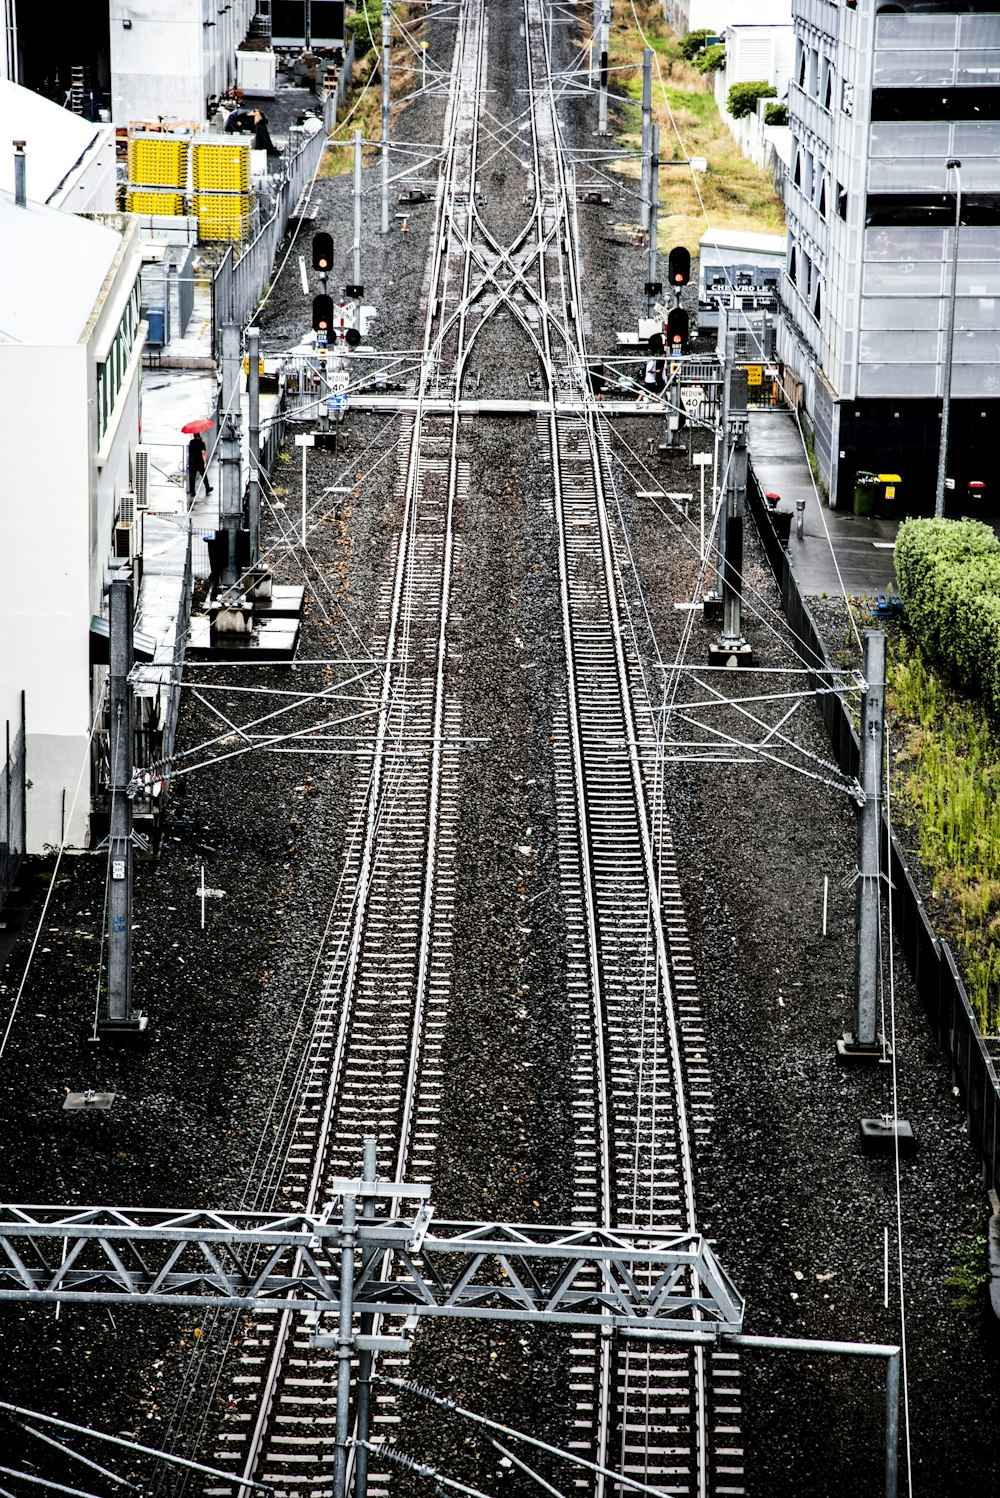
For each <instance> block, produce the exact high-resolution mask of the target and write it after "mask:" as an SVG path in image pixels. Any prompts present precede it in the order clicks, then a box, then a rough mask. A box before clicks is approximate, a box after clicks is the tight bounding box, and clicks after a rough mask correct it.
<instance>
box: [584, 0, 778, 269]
mask: <svg viewBox="0 0 1000 1498" xmlns="http://www.w3.org/2000/svg"><path fill="white" fill-rule="evenodd" d="M635 10H636V15H637V16H638V19H639V24H640V26H641V28H642V31H643V32H644V33H645V35H646V38H647V39H648V44H649V46H650V48H651V49H652V51H653V52H654V53H655V58H654V62H653V118H654V119H655V121H656V122H657V124H658V125H659V127H660V161H661V167H660V217H659V235H658V240H659V243H660V245H661V247H663V248H665V249H669V248H670V246H671V245H674V244H685V245H687V247H688V248H689V249H690V250H691V251H692V253H696V252H697V249H698V243H699V241H700V239H701V236H702V235H703V234H704V233H705V232H706V230H707V229H709V228H713V229H743V230H748V231H750V232H752V233H757V234H781V233H783V232H784V228H785V219H784V211H783V209H782V205H781V201H780V199H779V197H778V194H777V192H776V191H775V188H774V183H773V181H772V179H771V176H770V173H769V172H765V171H762V170H761V168H760V167H756V166H754V165H753V163H752V162H750V161H747V159H746V157H744V156H743V154H742V152H741V151H740V149H739V147H738V145H737V144H736V142H735V140H734V139H733V137H732V136H731V135H730V133H729V130H728V128H727V127H726V125H725V124H724V123H723V121H722V118H721V116H720V114H719V111H718V109H717V107H716V103H715V97H714V95H713V93H712V92H711V80H710V79H706V78H705V77H703V75H702V74H701V73H699V72H698V70H697V68H695V67H693V66H692V65H691V63H689V62H687V61H686V60H685V58H684V57H683V55H682V53H681V50H680V42H679V38H677V37H676V36H674V35H673V33H672V32H670V31H669V29H668V28H667V26H666V23H665V22H664V20H663V17H662V15H661V14H660V11H659V10H658V9H657V7H656V6H655V5H651V4H647V3H645V0H636V6H635ZM644 45H645V44H644V42H643V38H642V36H641V35H640V32H639V30H638V29H637V28H636V27H635V26H634V25H632V26H626V25H615V26H613V27H612V31H611V53H610V59H609V60H610V63H611V66H612V67H613V68H624V67H629V68H631V69H632V71H630V72H617V73H614V74H612V78H613V83H612V110H613V114H614V117H615V125H616V127H617V129H618V130H619V132H620V133H621V135H622V136H623V137H624V139H625V140H626V142H627V143H628V144H630V145H633V146H637V145H638V143H639V135H640V131H641V118H640V116H639V115H638V114H637V113H636V111H635V108H634V106H635V104H637V103H638V104H641V101H642V52H643V47H644ZM657 65H658V66H657ZM661 84H662V86H661ZM692 156H704V157H705V158H706V160H707V162H708V170H707V171H706V172H705V173H703V174H698V178H697V189H696V187H695V183H694V182H693V181H692V173H691V172H690V170H689V169H688V168H687V167H686V166H681V165H678V166H665V165H664V163H667V162H670V161H677V162H681V161H683V160H685V159H687V158H689V157H692ZM617 170H620V171H622V172H623V174H624V175H626V176H628V177H632V178H635V177H638V175H639V165H638V163H637V162H627V163H623V164H622V165H621V166H620V167H619V168H617ZM699 190H700V193H701V200H702V201H701V202H699V198H698V192H699ZM702 203H704V208H703V207H702ZM636 217H638V207H637V208H636Z"/></svg>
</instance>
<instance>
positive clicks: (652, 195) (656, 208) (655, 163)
mask: <svg viewBox="0 0 1000 1498" xmlns="http://www.w3.org/2000/svg"><path fill="white" fill-rule="evenodd" d="M659 214H660V127H659V125H650V130H649V214H648V223H649V243H648V248H647V260H646V281H647V284H648V285H650V286H656V285H658V284H659V283H658V281H657V277H656V248H657V246H656V241H657V236H658V234H659ZM655 304H656V294H655V292H650V294H649V298H648V302H647V307H646V311H647V315H648V316H650V317H652V315H653V308H654V306H655Z"/></svg>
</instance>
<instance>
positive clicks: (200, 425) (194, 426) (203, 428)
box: [181, 416, 215, 435]
mask: <svg viewBox="0 0 1000 1498" xmlns="http://www.w3.org/2000/svg"><path fill="white" fill-rule="evenodd" d="M214 426H215V422H214V421H212V420H210V418H209V417H207V416H199V417H197V419H196V420H195V421H189V422H188V424H187V426H186V427H181V431H182V432H190V433H191V434H192V435H193V434H194V433H195V432H207V431H208V429H209V427H214Z"/></svg>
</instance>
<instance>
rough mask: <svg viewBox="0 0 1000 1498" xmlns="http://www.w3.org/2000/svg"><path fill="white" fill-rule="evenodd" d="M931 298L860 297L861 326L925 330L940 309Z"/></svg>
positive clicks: (936, 301)
mask: <svg viewBox="0 0 1000 1498" xmlns="http://www.w3.org/2000/svg"><path fill="white" fill-rule="evenodd" d="M941 305H942V304H941V302H940V301H939V300H938V299H937V298H933V297H867V296H866V297H862V298H861V326H862V328H864V329H866V330H867V329H873V328H894V329H895V328H904V329H905V328H914V329H915V328H926V327H927V326H928V324H930V325H931V326H933V324H934V321H935V319H936V317H937V315H938V312H939V310H940V308H941Z"/></svg>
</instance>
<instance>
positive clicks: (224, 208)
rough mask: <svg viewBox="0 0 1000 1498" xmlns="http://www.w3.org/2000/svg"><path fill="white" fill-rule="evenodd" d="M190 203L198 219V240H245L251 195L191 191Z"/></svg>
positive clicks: (251, 203)
mask: <svg viewBox="0 0 1000 1498" xmlns="http://www.w3.org/2000/svg"><path fill="white" fill-rule="evenodd" d="M191 206H192V210H193V212H194V213H195V214H196V216H197V219H198V238H199V239H232V240H238V239H245V238H246V237H247V234H248V233H249V229H250V215H251V213H252V212H253V194H252V193H245V192H228V193H227V192H200V193H195V194H194V196H193V198H192V200H191Z"/></svg>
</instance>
